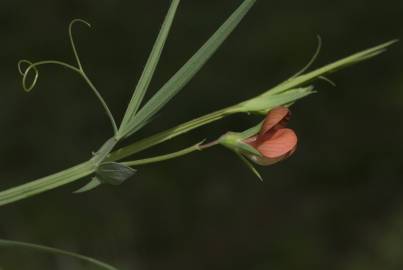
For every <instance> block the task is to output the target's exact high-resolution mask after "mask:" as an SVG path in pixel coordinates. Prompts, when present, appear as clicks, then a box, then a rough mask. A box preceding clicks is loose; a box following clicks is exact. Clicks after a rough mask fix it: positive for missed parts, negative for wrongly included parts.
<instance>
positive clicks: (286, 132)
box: [256, 128, 298, 159]
mask: <svg viewBox="0 0 403 270" xmlns="http://www.w3.org/2000/svg"><path fill="white" fill-rule="evenodd" d="M297 142H298V138H297V135H296V134H295V132H294V131H293V130H292V129H289V128H282V129H278V130H276V131H274V133H273V135H272V136H270V138H269V139H267V140H265V141H262V142H260V143H259V145H257V146H256V148H257V150H258V151H259V152H260V153H261V154H262V155H263V156H265V157H266V158H274V159H277V158H284V156H288V155H289V154H290V153H292V152H293V151H294V150H295V147H296V145H297Z"/></svg>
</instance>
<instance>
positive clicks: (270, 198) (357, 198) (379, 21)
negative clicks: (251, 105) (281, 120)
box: [0, 0, 403, 270]
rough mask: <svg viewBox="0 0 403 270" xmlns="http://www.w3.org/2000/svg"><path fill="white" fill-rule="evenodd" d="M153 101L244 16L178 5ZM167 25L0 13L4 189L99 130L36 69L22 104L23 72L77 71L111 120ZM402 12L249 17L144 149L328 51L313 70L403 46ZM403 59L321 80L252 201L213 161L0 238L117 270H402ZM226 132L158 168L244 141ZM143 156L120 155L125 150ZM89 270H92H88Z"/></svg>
mask: <svg viewBox="0 0 403 270" xmlns="http://www.w3.org/2000/svg"><path fill="white" fill-rule="evenodd" d="M182 2H183V3H182V5H181V6H180V8H179V11H178V15H177V18H176V20H175V24H174V27H173V29H172V32H171V36H170V38H169V40H168V43H167V46H166V50H165V51H164V54H163V57H162V60H161V63H160V65H159V68H158V71H157V74H156V77H155V80H154V81H153V83H152V86H151V91H150V93H151V92H152V90H154V91H155V90H156V89H158V87H159V86H161V85H162V84H163V83H164V82H165V81H166V80H167V79H168V78H169V77H170V76H171V75H172V74H173V73H174V72H175V71H176V70H177V69H178V68H179V67H180V66H181V65H182V64H183V63H184V62H185V61H186V60H187V59H188V58H189V57H190V56H191V55H192V54H193V52H195V50H196V49H197V48H198V47H199V46H201V44H202V43H203V42H204V41H205V40H206V39H207V38H208V37H209V35H210V34H211V33H212V32H213V31H214V30H215V29H216V28H217V27H218V26H219V25H220V24H221V23H222V22H223V21H224V20H225V19H226V17H227V16H228V15H229V14H230V13H231V12H232V11H233V10H234V9H235V8H236V7H237V6H238V5H239V4H240V3H241V2H242V1H240V0H221V1H213V0H208V1H206V0H205V1H190V0H188V1H182ZM167 8H168V1H166V0H165V1H163V0H153V1H150V0H132V1H128V0H127V1H118V0H85V1H83V0H74V1H71V0H70V1H67V0H63V1H61V0H59V1H53V0H37V1H22V0H2V1H1V2H0V59H1V61H0V127H1V132H0V142H1V143H0V188H1V189H5V188H7V187H11V186H15V185H17V184H21V183H24V182H26V181H28V180H33V179H35V178H38V177H41V176H45V175H47V174H50V173H52V172H55V171H58V170H61V169H64V168H67V167H68V166H71V165H74V164H77V163H79V162H81V161H83V160H85V159H87V158H89V156H90V153H91V151H93V150H96V149H97V147H99V146H100V145H101V144H102V143H103V141H104V140H106V139H107V138H109V136H111V130H110V126H109V123H108V121H107V119H106V117H105V115H104V113H103V111H102V108H101V107H100V105H99V104H98V103H97V101H96V100H95V98H94V97H93V95H92V93H90V91H89V89H87V86H86V85H85V84H84V83H83V81H82V80H81V79H80V78H78V77H77V76H76V75H75V74H72V73H70V72H68V71H65V70H63V69H60V68H58V67H44V68H42V69H41V77H40V79H39V83H38V85H37V88H36V89H34V91H33V92H31V93H30V94H26V93H24V92H23V90H22V88H21V86H20V77H19V75H18V73H17V70H16V63H17V61H18V60H19V59H21V58H27V59H30V60H41V59H60V60H66V61H73V58H72V53H71V50H70V48H69V44H68V40H67V35H66V28H67V25H68V23H69V21H70V20H71V19H72V18H76V17H80V18H85V19H87V20H89V21H90V22H91V23H92V24H93V26H94V30H93V31H89V30H87V29H85V27H79V26H77V28H76V30H75V32H76V37H77V40H78V43H79V51H80V53H81V58H82V61H83V64H84V65H85V68H86V70H87V72H88V74H89V76H90V77H91V78H92V79H93V81H94V82H95V83H96V85H97V86H98V87H99V88H100V89H101V91H102V93H103V94H104V96H105V98H106V99H107V101H108V102H109V103H110V106H111V108H112V110H113V111H114V112H115V114H117V115H119V116H121V115H122V114H123V112H124V109H125V106H126V104H127V103H128V99H129V96H130V95H131V91H132V89H133V87H134V85H135V83H136V81H137V79H138V78H139V75H140V73H141V68H142V66H143V65H144V63H145V61H146V58H147V55H148V53H149V51H150V48H151V46H152V43H153V41H154V39H155V37H156V34H157V32H158V29H159V26H160V24H161V22H162V19H163V17H164V14H165V12H166V10H167ZM402 25H403V2H402V1H401V0H385V1H367V0H353V1H351V0H339V1H320V0H305V1H268V0H260V1H258V3H257V5H256V6H255V7H254V9H253V10H252V11H251V12H250V14H249V15H248V16H247V18H246V19H245V20H244V21H243V22H242V24H241V25H240V27H239V28H238V29H237V30H236V31H235V32H234V34H233V35H232V36H231V38H230V39H229V40H227V41H226V43H225V44H224V46H222V48H221V49H220V50H219V51H218V52H217V54H216V55H215V57H214V58H213V59H212V60H211V61H210V62H209V63H208V65H206V66H205V67H204V68H203V70H202V71H201V72H200V73H199V74H198V75H197V76H196V77H195V78H194V79H193V80H192V82H191V83H190V84H189V85H188V86H187V87H186V88H185V89H184V90H183V92H182V93H181V94H180V95H178V96H177V97H176V98H175V99H174V100H173V101H172V102H171V103H170V104H169V105H168V106H167V107H166V108H164V110H163V111H162V112H161V113H160V114H159V116H158V117H157V118H156V119H155V121H154V122H153V123H152V124H151V125H149V126H147V128H146V129H145V130H144V131H142V132H141V133H139V134H138V137H137V138H140V137H143V136H146V135H150V134H152V133H153V132H157V131H160V130H163V129H165V128H168V127H171V126H173V125H176V124H179V123H181V122H183V121H186V120H190V119H192V118H194V117H196V116H199V115H202V114H205V113H208V112H210V111H213V110H216V109H220V108H222V107H224V106H227V105H231V104H233V103H235V102H238V101H241V100H243V99H246V98H249V97H253V96H254V95H256V94H258V93H261V92H262V91H263V90H266V89H268V88H270V87H272V86H274V85H275V84H277V83H279V82H281V81H282V80H284V79H286V78H287V77H288V76H289V75H291V74H292V73H294V72H296V71H297V70H298V69H300V68H301V67H302V66H303V65H304V64H305V63H306V62H307V61H308V60H309V58H310V57H311V55H312V53H313V51H314V49H315V46H316V35H317V34H320V35H321V36H322V38H323V41H324V47H323V50H322V53H321V56H320V58H319V59H318V61H317V63H316V64H315V66H314V67H318V66H320V65H323V64H326V63H328V62H330V61H333V60H336V59H338V58H341V57H343V56H347V55H348V54H350V53H353V52H356V51H358V50H361V49H365V48H367V47H371V46H374V45H377V44H379V43H382V42H385V41H388V40H390V39H394V38H402V33H403V29H402ZM402 60H403V47H402V44H397V45H395V46H394V47H393V48H391V50H390V51H389V52H388V53H386V54H383V55H381V56H380V57H377V58H376V59H373V60H371V61H368V62H365V63H363V64H360V65H358V66H354V67H352V68H349V69H348V70H344V71H341V72H339V73H337V74H335V75H333V76H331V78H332V79H333V80H334V81H335V82H336V83H337V85H338V86H337V88H333V87H331V86H329V85H328V84H326V83H324V82H319V83H317V88H318V89H319V90H320V91H319V93H318V94H316V95H314V96H311V97H309V98H307V99H305V100H303V101H301V102H299V103H298V104H296V105H295V106H294V107H293V119H292V122H291V123H290V125H291V127H292V128H294V129H295V130H296V132H297V133H298V135H299V149H298V151H297V152H296V153H295V154H294V156H293V157H292V158H290V159H289V160H287V161H285V162H282V163H281V164H278V165H275V166H272V167H267V168H259V169H260V171H261V172H262V174H263V176H264V178H265V182H264V183H260V182H258V181H257V179H256V178H255V177H254V176H253V175H252V174H251V173H250V172H249V171H248V170H247V169H246V168H245V167H244V165H243V164H242V163H241V162H240V161H239V160H238V159H237V158H236V157H235V156H234V155H233V154H231V153H230V152H229V151H226V150H225V149H222V148H217V149H211V150H209V151H206V152H202V153H197V154H193V155H190V156H188V157H186V158H181V159H177V160H173V161H168V162H165V163H160V164H156V165H152V166H145V167H142V168H139V172H138V174H137V176H136V177H135V178H133V179H132V180H131V181H129V182H127V183H125V184H124V185H123V186H121V187H102V188H99V189H97V190H95V191H93V192H91V193H88V194H84V195H79V196H78V195H73V194H71V191H73V190H74V189H75V188H77V187H79V186H80V185H81V184H82V183H83V182H81V183H77V184H73V185H70V186H67V187H65V188H61V189H58V190H54V191H52V192H49V193H46V194H42V195H40V196H37V197H35V198H32V199H29V200H26V201H23V202H19V203H16V204H13V205H9V206H5V207H2V208H0V238H8V239H14V240H22V241H30V242H34V243H42V244H47V245H51V246H56V247H59V248H64V249H68V250H71V251H76V252H79V253H83V254H86V255H90V256H94V257H96V258H99V259H103V260H105V261H107V262H110V263H112V264H114V265H116V266H118V267H121V269H150V270H154V269H175V270H181V269H194V270H198V269H200V270H201V269H203V270H204V269H209V270H210V269H211V270H214V269H219V270H225V269H231V270H232V269H242V270H245V269H248V270H261V269H262V270H263V269H276V270H286V269H287V270H288V269H292V270H297V269H309V270H323V269H338V270H339V269H343V270H361V269H362V270H379V269H383V270H392V269H402V268H403V250H402V246H403V198H402V195H403V166H402V158H401V153H402V150H403V145H402V140H403V127H402V120H401V119H402V115H403V72H402V69H403V67H402ZM256 121H257V119H255V118H249V117H246V116H234V117H231V118H229V119H226V120H225V121H222V122H219V123H217V124H214V125H211V126H209V127H205V128H203V129H200V130H197V131H195V132H193V133H190V134H186V135H184V136H182V137H180V138H178V139H176V140H174V141H170V142H168V143H166V144H164V145H161V146H158V147H156V148H153V149H152V150H151V151H149V152H148V153H144V154H142V155H141V156H149V155H152V154H156V153H165V152H168V151H172V150H175V149H179V148H182V147H184V146H188V145H190V144H193V143H195V142H197V141H199V140H200V139H203V138H205V137H208V138H210V139H213V138H215V137H216V136H218V135H220V134H222V133H224V132H226V131H228V130H241V129H243V128H246V127H249V126H251V125H252V124H254V123H255V122H256ZM134 140H136V138H131V139H130V141H134ZM86 267H87V268H86ZM0 269H1V270H25V269H29V270H32V269H51V270H53V269H69V270H70V269H89V268H88V266H84V265H80V264H78V263H77V262H76V261H74V260H69V259H66V258H62V257H58V258H55V257H52V256H46V255H43V254H40V253H35V252H23V251H19V250H9V251H6V250H4V249H0Z"/></svg>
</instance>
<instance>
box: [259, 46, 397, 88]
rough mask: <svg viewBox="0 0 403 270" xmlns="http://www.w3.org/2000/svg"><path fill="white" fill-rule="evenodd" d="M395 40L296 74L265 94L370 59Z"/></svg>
mask: <svg viewBox="0 0 403 270" xmlns="http://www.w3.org/2000/svg"><path fill="white" fill-rule="evenodd" d="M396 42H398V40H392V41H389V42H386V43H384V44H381V45H379V46H376V47H373V48H370V49H367V50H364V51H361V52H359V53H356V54H353V55H351V56H349V57H346V58H343V59H341V60H338V61H336V62H334V63H331V64H329V65H326V66H324V67H321V68H319V69H316V70H314V71H312V72H309V73H306V74H303V75H300V76H297V77H295V78H294V77H292V78H291V79H289V80H287V81H285V82H283V83H281V84H279V85H278V86H276V87H274V88H273V89H271V90H270V91H268V92H267V93H266V94H277V93H280V92H283V91H286V90H288V89H292V88H295V87H298V86H301V85H305V84H308V83H309V82H311V81H312V80H315V79H317V78H320V77H323V76H325V75H327V74H330V73H333V72H336V71H337V70H339V69H342V68H345V67H348V66H350V65H354V64H357V63H359V62H362V61H364V60H367V59H370V58H372V57H375V56H377V55H379V54H381V53H383V52H385V51H386V49H387V47H389V46H391V45H393V44H395V43H396Z"/></svg>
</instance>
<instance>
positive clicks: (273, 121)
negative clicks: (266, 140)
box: [259, 107, 290, 135]
mask: <svg viewBox="0 0 403 270" xmlns="http://www.w3.org/2000/svg"><path fill="white" fill-rule="evenodd" d="M289 115H290V110H289V109H288V108H286V107H277V108H274V109H273V110H271V111H270V112H269V113H268V114H267V116H266V118H265V119H264V122H263V125H262V128H261V129H260V133H259V135H264V134H265V133H266V132H267V131H269V130H270V129H272V128H273V127H275V126H276V125H278V124H280V123H281V122H282V121H283V120H288V119H287V118H288V117H289ZM281 127H284V125H282V126H281Z"/></svg>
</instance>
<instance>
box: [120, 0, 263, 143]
mask: <svg viewBox="0 0 403 270" xmlns="http://www.w3.org/2000/svg"><path fill="white" fill-rule="evenodd" d="M255 2H256V0H245V1H244V2H243V3H242V4H241V5H240V6H239V7H238V8H237V9H236V10H235V11H234V12H233V13H232V15H231V16H230V17H229V18H228V19H227V20H226V21H225V22H224V24H223V25H221V27H220V28H219V29H218V30H217V31H216V32H215V33H214V34H213V35H212V36H211V37H210V39H209V40H207V42H206V43H205V44H204V45H203V46H202V47H201V48H200V49H199V50H198V51H197V52H196V53H195V54H194V55H193V56H192V57H191V58H190V59H189V60H188V61H187V62H186V63H185V65H184V66H182V68H180V69H179V71H178V72H177V73H175V75H174V76H173V77H172V78H171V79H170V80H168V82H167V83H166V84H165V85H164V86H163V87H162V88H161V89H160V90H159V91H158V92H157V93H156V94H155V95H154V96H153V97H152V98H151V99H150V100H149V101H148V102H147V103H146V105H145V106H144V107H143V108H142V109H141V110H140V111H139V112H138V114H137V115H136V116H135V118H134V120H133V121H132V123H131V124H130V126H128V127H127V130H126V132H125V133H126V134H127V136H130V135H131V134H133V133H134V132H136V131H137V130H138V126H139V125H141V124H142V123H143V122H144V121H147V119H149V118H150V117H152V116H153V115H155V113H157V112H158V111H159V110H160V109H161V108H162V107H163V106H164V105H165V104H166V103H168V102H169V101H170V100H171V99H172V98H173V97H174V96H175V95H176V94H177V93H178V92H179V91H180V90H181V89H183V87H184V86H185V85H186V84H187V83H188V82H189V81H190V80H191V79H192V78H193V77H194V75H195V74H196V73H197V72H198V71H199V70H200V69H201V68H202V67H203V66H204V65H205V63H206V62H207V61H208V60H209V59H210V58H211V56H212V55H213V54H214V53H215V52H216V51H217V49H218V48H219V47H220V46H221V44H222V43H223V42H224V41H225V40H226V39H227V37H228V36H229V35H230V34H231V33H232V32H233V30H234V29H235V28H236V26H237V25H238V24H239V23H240V22H241V21H242V19H243V18H244V17H245V15H246V14H247V13H248V11H249V10H250V9H251V8H252V6H253V5H254V4H255Z"/></svg>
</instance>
